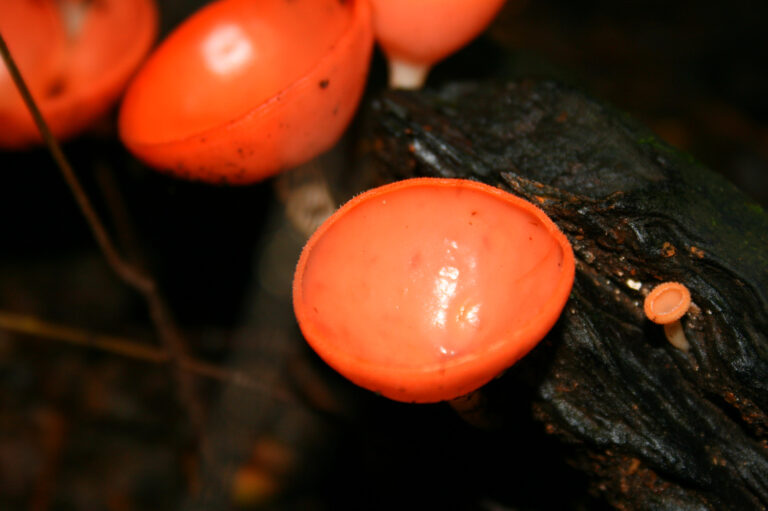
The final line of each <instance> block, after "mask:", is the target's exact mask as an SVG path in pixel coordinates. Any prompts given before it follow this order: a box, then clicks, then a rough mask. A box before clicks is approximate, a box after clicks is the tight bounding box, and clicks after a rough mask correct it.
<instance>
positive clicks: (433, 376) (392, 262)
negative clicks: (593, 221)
mask: <svg viewBox="0 0 768 511" xmlns="http://www.w3.org/2000/svg"><path fill="white" fill-rule="evenodd" d="M573 276H574V259H573V252H572V250H571V247H570V244H569V243H568V240H567V239H566V238H565V236H564V235H563V234H562V233H561V232H560V231H559V230H558V228H557V227H556V225H555V224H554V223H553V222H552V221H551V220H550V219H549V218H548V217H547V216H546V215H545V214H544V213H543V212H542V211H541V210H540V209H538V208H537V207H535V206H534V205H532V204H531V203H529V202H527V201H525V200H522V199H520V198H518V197H515V196H513V195H511V194H509V193H506V192H504V191H502V190H500V189H498V188H494V187H491V186H487V185H484V184H480V183H476V182H473V181H467V180H459V179H433V178H419V179H409V180H405V181H400V182H396V183H393V184H390V185H386V186H383V187H380V188H376V189H373V190H370V191H368V192H366V193H364V194H362V195H359V196H358V197H356V198H354V199H352V200H351V201H349V202H348V203H347V204H345V205H344V206H343V207H342V208H340V209H339V210H338V211H337V212H336V213H334V215H333V216H331V218H329V219H328V220H327V221H326V222H325V223H324V224H323V225H322V226H321V227H320V228H319V229H318V230H317V231H316V232H315V233H314V234H313V235H312V237H311V238H310V240H309V241H308V243H307V245H306V246H305V248H304V250H303V252H302V254H301V258H300V260H299V263H298V266H297V269H296V275H295V278H294V288H293V300H294V310H295V313H296V317H297V319H298V322H299V325H300V327H301V329H302V332H303V333H304V336H305V338H306V340H307V341H308V342H309V344H310V345H311V346H312V347H313V348H314V350H315V351H316V352H317V353H318V354H319V355H320V356H321V357H322V358H323V359H324V360H325V361H326V362H327V363H328V364H329V365H330V366H331V367H333V368H334V369H336V370H337V371H339V372H340V373H341V374H342V375H344V376H346V377H347V378H348V379H350V380H351V381H352V382H354V383H356V384H358V385H360V386H362V387H365V388H367V389H369V390H372V391H375V392H379V393H381V394H383V395H384V396H387V397H389V398H391V399H395V400H398V401H407V402H436V401H441V400H447V399H453V398H456V397H458V396H461V395H464V394H467V393H469V392H471V391H473V390H475V389H477V388H478V387H480V386H482V385H483V384H485V383H486V382H488V381H489V380H491V379H493V378H494V377H495V376H497V375H498V374H500V373H501V372H503V371H504V370H505V369H506V368H508V367H509V366H510V365H512V364H513V363H514V362H515V361H517V360H518V359H519V358H520V357H522V356H523V355H525V354H526V353H527V352H528V351H529V350H531V349H532V348H533V347H534V346H535V345H536V344H537V343H538V342H539V341H540V340H541V339H542V338H543V337H544V335H545V334H546V333H547V332H548V331H549V330H550V328H551V327H552V325H553V324H554V323H555V321H556V320H557V318H558V317H559V315H560V312H561V310H562V308H563V306H564V304H565V302H566V300H567V298H568V295H569V293H570V289H571V285H572V283H573Z"/></svg>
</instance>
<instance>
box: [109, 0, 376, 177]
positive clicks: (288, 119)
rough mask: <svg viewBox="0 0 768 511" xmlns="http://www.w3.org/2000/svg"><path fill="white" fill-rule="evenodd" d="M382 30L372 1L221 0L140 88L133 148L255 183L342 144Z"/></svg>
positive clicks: (127, 111)
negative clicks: (374, 25) (376, 31)
mask: <svg viewBox="0 0 768 511" xmlns="http://www.w3.org/2000/svg"><path fill="white" fill-rule="evenodd" d="M372 46H373V34H372V29H371V21H370V7H369V6H368V3H367V2H366V1H363V0H348V1H345V2H339V1H338V0H313V1H311V2H286V1H285V0H220V1H217V2H214V3H212V4H210V5H208V6H206V7H204V8H203V9H201V10H200V11H198V12H197V13H195V14H194V15H193V16H192V17H190V18H189V19H188V20H186V21H185V22H184V23H183V24H182V25H181V26H179V27H178V28H177V29H176V30H175V31H174V32H173V33H172V34H171V35H170V36H169V37H168V38H167V39H166V40H165V41H164V42H163V43H162V44H161V45H160V47H159V48H158V49H157V50H156V52H155V53H154V54H153V55H152V56H151V57H150V58H149V60H148V61H147V63H146V64H145V65H144V67H143V68H142V69H141V71H140V72H139V73H138V75H137V76H136V78H135V80H134V81H133V83H132V84H131V85H130V87H129V89H128V91H127V93H126V95H125V99H124V101H123V105H122V109H121V112H120V134H121V137H122V139H123V142H124V143H125V145H126V146H127V147H128V148H129V149H130V150H131V151H132V152H133V153H134V154H136V155H137V156H138V157H139V158H141V159H142V160H144V161H145V162H146V163H148V164H149V165H151V166H154V167H157V168H159V169H162V170H166V171H168V172H170V173H172V174H175V175H177V176H179V177H187V178H190V179H197V180H203V181H209V182H227V183H231V184H236V183H250V182H254V181H258V180H261V179H264V178H266V177H268V176H270V175H272V174H276V173H277V172H279V171H281V170H284V169H288V168H292V167H295V166H297V165H299V164H301V163H303V162H305V161H307V160H309V159H311V158H313V157H314V156H316V155H317V154H319V153H321V152H322V151H324V150H326V149H328V148H330V147H331V146H332V145H333V144H334V143H335V142H336V141H337V140H338V138H339V137H340V136H341V134H342V133H343V131H344V129H345V128H346V126H347V124H348V123H349V121H350V120H351V119H352V116H353V114H354V112H355V110H356V108H357V104H358V102H359V100H360V97H361V95H362V91H363V87H364V85H365V81H366V77H367V72H368V66H369V61H370V55H371V50H372Z"/></svg>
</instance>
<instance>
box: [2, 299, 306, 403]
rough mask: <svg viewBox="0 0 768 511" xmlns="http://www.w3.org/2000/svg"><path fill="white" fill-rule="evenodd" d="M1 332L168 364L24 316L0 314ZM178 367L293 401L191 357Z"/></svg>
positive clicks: (154, 353)
mask: <svg viewBox="0 0 768 511" xmlns="http://www.w3.org/2000/svg"><path fill="white" fill-rule="evenodd" d="M0 329H2V330H6V331H8V332H14V333H17V334H22V335H28V336H32V337H35V338H38V339H44V340H51V341H57V342H65V343H68V344H72V345H76V346H81V347H84V348H91V349H96V350H100V351H104V352H106V353H111V354H113V355H118V356H122V357H126V358H132V359H135V360H141V361H143V362H149V363H152V364H167V363H169V362H170V361H171V357H170V356H169V355H168V352H166V351H165V350H162V349H160V348H156V347H154V346H150V345H148V344H146V343H142V342H139V341H135V340H131V339H126V338H122V337H115V336H111V335H103V334H98V333H94V332H90V331H87V330H83V329H79V328H73V327H70V326H65V325H57V324H53V323H49V322H47V321H43V320H41V319H39V318H37V317H35V316H29V315H25V314H17V313H13V312H7V311H0ZM179 366H180V367H181V368H182V369H183V370H185V371H188V372H190V373H192V374H194V375H196V376H200V377H204V378H210V379H212V380H217V381H220V382H222V383H228V384H231V385H236V386H238V387H243V388H247V389H249V390H254V391H257V392H260V393H263V394H265V395H268V396H270V397H272V398H274V399H278V400H282V401H292V400H293V399H294V398H293V396H292V395H291V394H290V393H288V392H286V391H281V390H280V389H279V388H278V387H275V386H270V385H267V384H265V383H263V382H260V381H258V380H255V379H254V378H252V377H251V376H249V375H248V374H246V373H243V372H241V371H234V370H231V369H227V368H224V367H220V366H217V365H215V364H211V363H208V362H204V361H201V360H196V359H194V358H185V359H184V360H182V361H181V363H180V364H179Z"/></svg>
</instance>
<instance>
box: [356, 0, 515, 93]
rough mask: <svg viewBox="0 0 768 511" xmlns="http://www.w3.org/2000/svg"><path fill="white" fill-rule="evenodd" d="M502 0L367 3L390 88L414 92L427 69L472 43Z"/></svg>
mask: <svg viewBox="0 0 768 511" xmlns="http://www.w3.org/2000/svg"><path fill="white" fill-rule="evenodd" d="M504 2H505V0H371V4H372V5H373V23H374V32H375V34H376V39H377V41H378V42H379V44H380V45H381V47H382V49H383V50H384V53H385V54H386V55H387V59H388V60H389V82H390V86H391V87H394V88H404V89H418V88H420V87H421V86H422V85H423V84H424V81H425V80H426V77H427V74H428V73H429V70H430V68H431V67H432V66H433V65H434V64H436V63H437V62H439V61H441V60H443V59H444V58H445V57H447V56H448V55H450V54H452V53H454V52H455V51H457V50H458V49H459V48H461V47H462V46H464V45H465V44H467V43H468V42H469V41H471V40H472V39H474V38H475V37H476V36H477V35H478V34H480V32H482V31H483V30H484V29H485V27H487V26H488V24H489V23H490V22H491V21H492V20H493V18H494V17H495V16H496V13H497V12H498V11H499V10H500V9H501V7H502V6H503V5H504Z"/></svg>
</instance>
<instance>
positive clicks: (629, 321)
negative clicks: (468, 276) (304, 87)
mask: <svg viewBox="0 0 768 511" xmlns="http://www.w3.org/2000/svg"><path fill="white" fill-rule="evenodd" d="M369 117H370V119H369V121H370V124H369V126H370V129H369V131H368V132H367V133H368V134H367V139H366V140H365V142H366V144H365V145H366V147H368V148H369V150H370V156H371V160H372V163H373V167H374V169H375V170H376V171H377V174H378V175H379V176H380V178H381V180H383V181H391V180H395V179H401V178H406V177H411V176H423V175H427V176H446V177H466V178H471V179H476V180H481V181H484V182H487V183H490V184H493V185H496V186H499V187H501V188H504V189H507V190H509V191H511V192H513V193H515V194H518V195H521V196H523V197H525V198H527V199H529V200H531V201H533V202H535V203H537V204H539V205H540V206H541V207H542V208H543V209H544V210H545V211H546V212H547V213H548V214H549V215H550V216H551V217H552V218H553V219H554V220H555V222H556V223H557V224H558V225H559V226H560V227H561V229H562V230H563V231H564V232H565V233H566V235H567V236H568V238H569V239H570V241H571V243H572V244H573V247H574V251H575V254H576V257H577V270H576V271H577V274H576V280H575V284H574V288H573V292H572V295H571V298H570V300H569V302H568V304H567V305H566V308H565V310H564V312H563V315H562V317H561V319H560V322H559V323H558V325H557V327H556V328H555V329H554V330H553V331H552V332H551V333H550V335H549V336H548V338H547V340H546V341H545V343H543V345H542V346H543V347H542V348H541V349H537V350H535V351H534V353H533V354H532V356H529V357H527V358H526V359H524V361H523V362H524V364H525V365H524V370H522V371H520V373H521V374H527V375H529V381H530V383H531V384H532V385H533V386H534V388H535V393H534V395H535V397H534V399H533V402H532V413H533V414H534V415H535V417H536V418H537V419H538V420H540V421H542V422H543V423H544V424H545V427H546V431H547V432H548V433H552V434H554V435H557V436H558V438H560V439H562V440H563V441H564V442H566V443H567V444H569V445H571V446H574V447H575V448H574V449H572V452H573V453H575V454H573V458H572V462H573V464H574V465H575V466H577V467H579V468H580V469H581V470H583V471H585V472H586V473H588V474H589V476H590V478H591V481H592V483H593V489H594V491H595V492H597V493H599V494H601V495H602V496H603V497H604V498H606V499H607V500H608V501H609V502H610V503H611V504H612V505H614V506H615V507H617V508H626V509H630V508H633V509H676V510H677V509H686V510H687V509H690V510H693V509H762V508H765V507H766V506H768V338H767V337H766V332H768V216H766V214H765V213H764V212H763V211H762V210H761V208H760V207H759V206H757V205H755V204H753V203H750V202H749V201H748V199H747V198H746V197H745V196H744V195H743V194H741V193H740V192H739V191H738V190H736V189H735V188H734V187H733V186H732V185H731V184H730V183H728V182H726V181H725V180H724V179H723V178H721V177H720V176H719V175H717V174H715V173H713V172H711V171H709V170H708V169H706V168H703V167H702V166H701V165H699V164H697V163H696V162H695V161H693V160H692V159H691V158H690V157H688V156H687V155H684V154H681V153H678V152H677V151H676V150H674V149H673V148H671V147H670V146H668V145H667V144H665V143H664V142H662V141H660V140H659V139H657V138H656V137H655V136H654V135H653V134H652V133H651V132H649V131H648V130H647V129H645V128H643V127H641V126H639V125H638V124H637V123H636V122H634V121H633V120H632V119H630V118H628V117H627V116H626V115H623V114H622V113H621V112H618V111H616V110H614V109H612V108H611V107H609V106H607V105H605V104H602V103H600V102H598V101H596V100H594V99H592V98H590V97H588V96H587V95H585V94H583V93H581V92H579V91H577V90H574V89H572V88H569V87H566V86H563V85H560V84H558V83H555V82H551V81H517V82H511V83H507V84H452V85H447V86H445V87H443V88H442V89H441V90H439V91H423V92H415V93H414V92H388V93H385V94H384V95H383V96H381V97H380V98H378V99H377V100H375V101H374V102H373V109H372V111H371V113H370V116H369ZM668 280H674V281H679V282H683V283H685V285H687V286H688V288H689V289H690V291H691V295H692V297H693V301H694V306H693V307H692V309H691V311H690V312H689V313H688V314H687V316H685V317H684V318H683V320H682V323H683V327H684V329H685V333H686V335H687V337H688V340H689V342H690V344H691V349H690V351H689V352H687V353H686V352H683V351H680V350H678V349H676V348H674V347H673V346H672V345H670V344H669V343H668V342H667V341H666V339H665V338H664V334H663V331H662V328H661V327H660V326H658V325H655V324H653V323H651V322H649V321H648V320H647V319H645V317H644V314H643V311H642V302H643V298H644V296H645V295H646V294H647V293H648V292H649V290H650V289H651V288H652V287H653V286H654V285H655V284H657V283H659V282H661V281H668ZM638 283H639V284H641V286H640V287H639V288H638ZM636 288H638V289H636ZM531 375H532V376H531ZM502 402H503V399H502Z"/></svg>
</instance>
